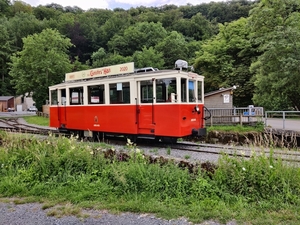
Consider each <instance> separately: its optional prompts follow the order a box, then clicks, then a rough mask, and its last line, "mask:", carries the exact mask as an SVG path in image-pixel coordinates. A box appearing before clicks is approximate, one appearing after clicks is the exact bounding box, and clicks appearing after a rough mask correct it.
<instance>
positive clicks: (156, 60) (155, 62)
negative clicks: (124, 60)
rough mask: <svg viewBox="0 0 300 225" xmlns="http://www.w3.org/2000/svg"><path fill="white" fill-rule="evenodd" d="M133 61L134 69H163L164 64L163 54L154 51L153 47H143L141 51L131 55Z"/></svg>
mask: <svg viewBox="0 0 300 225" xmlns="http://www.w3.org/2000/svg"><path fill="white" fill-rule="evenodd" d="M133 61H134V66H135V67H136V68H143V67H149V66H150V67H154V68H163V66H164V64H165V61H164V59H163V54H162V53H159V52H157V51H155V50H154V48H153V47H150V48H149V49H148V48H146V47H144V48H143V49H142V51H136V52H135V53H134V54H133Z"/></svg>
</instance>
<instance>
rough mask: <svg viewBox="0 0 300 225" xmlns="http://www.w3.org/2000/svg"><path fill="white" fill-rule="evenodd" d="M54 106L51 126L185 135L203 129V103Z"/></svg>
mask: <svg viewBox="0 0 300 225" xmlns="http://www.w3.org/2000/svg"><path fill="white" fill-rule="evenodd" d="M195 106H196V104H171V103H167V104H154V105H152V104H145V105H144V104H142V105H97V106H96V105H89V106H81V105H76V106H51V107H50V126H51V127H55V128H61V127H64V128H66V129H69V130H89V131H101V132H108V133H116V134H140V135H155V136H168V137H185V136H189V135H191V134H192V129H199V128H203V127H204V124H203V121H204V120H203V113H204V109H203V104H199V105H198V106H199V109H200V114H198V113H197V112H196V111H195V109H194V108H195Z"/></svg>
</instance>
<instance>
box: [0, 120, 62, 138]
mask: <svg viewBox="0 0 300 225" xmlns="http://www.w3.org/2000/svg"><path fill="white" fill-rule="evenodd" d="M0 130H2V131H7V132H13V133H27V134H39V135H49V133H52V134H55V135H58V134H59V133H58V131H57V130H55V129H51V128H47V127H45V128H43V127H39V126H35V125H29V124H24V123H20V122H19V118H15V117H14V118H8V119H0Z"/></svg>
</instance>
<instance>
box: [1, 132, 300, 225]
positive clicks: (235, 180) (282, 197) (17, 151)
mask: <svg viewBox="0 0 300 225" xmlns="http://www.w3.org/2000/svg"><path fill="white" fill-rule="evenodd" d="M103 151H104V149H103V147H101V146H96V147H92V146H91V145H89V144H86V143H79V142H77V141H76V139H75V138H71V139H67V138H64V137H62V138H58V139H57V138H52V137H49V138H48V139H47V140H38V139H33V138H32V139H23V138H20V137H19V138H16V137H14V136H13V137H12V136H10V135H8V134H6V133H0V196H2V197H12V196H22V197H28V196H30V197H35V198H36V199H51V201H56V202H65V201H67V202H71V203H72V204H78V205H84V206H85V207H94V208H97V207H98V208H109V209H112V210H120V211H133V212H152V213H157V214H158V215H159V216H163V217H165V218H176V217H180V216H186V217H188V218H189V219H190V220H191V221H194V222H201V221H203V220H206V219H216V220H219V221H221V222H226V221H228V220H230V219H233V218H235V219H236V220H238V221H250V222H251V221H256V220H257V217H258V216H260V218H261V219H262V221H270V220H271V221H272V223H276V222H278V221H280V218H282V216H283V214H285V215H286V214H289V215H290V218H289V220H290V221H291V223H290V224H293V223H294V222H295V223H294V224H297V223H296V221H297V222H298V219H299V216H297V215H299V214H300V210H299V208H300V207H299V206H300V201H299V196H300V187H299V184H300V171H299V168H297V167H292V166H288V165H286V164H284V163H283V162H282V161H280V160H275V159H274V158H273V157H272V156H270V157H266V156H265V155H254V156H253V157H252V158H251V159H250V160H246V159H243V158H242V159H241V158H237V157H228V156H224V157H222V158H221V159H220V161H219V163H218V167H217V169H216V170H215V172H214V173H213V174H207V173H206V172H205V171H201V170H200V171H199V172H198V173H192V174H191V173H189V171H188V170H185V169H181V168H178V167H177V166H176V165H175V164H174V163H172V162H169V163H166V162H165V163H150V162H149V161H148V160H147V158H144V156H143V154H142V153H141V152H140V151H139V150H138V149H137V148H136V146H131V147H129V148H128V147H127V148H124V151H127V154H128V155H129V156H131V157H130V158H129V159H127V158H126V160H123V159H122V160H121V159H120V157H117V156H115V155H112V156H111V157H108V158H107V157H105V154H103ZM111 151H112V152H113V151H114V150H113V149H111ZM106 156H107V155H106ZM281 210H282V211H281ZM262 211H263V212H266V213H268V214H269V215H270V216H266V214H261V212H262ZM271 214H272V215H271Z"/></svg>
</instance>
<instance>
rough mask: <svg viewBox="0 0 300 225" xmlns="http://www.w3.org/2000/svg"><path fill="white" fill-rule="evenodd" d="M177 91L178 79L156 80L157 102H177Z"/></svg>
mask: <svg viewBox="0 0 300 225" xmlns="http://www.w3.org/2000/svg"><path fill="white" fill-rule="evenodd" d="M176 90H177V85H176V78H166V79H158V80H156V102H157V103H160V102H175V101H176V96H177V93H176ZM172 93H173V95H172ZM172 96H174V97H172ZM172 98H173V99H172Z"/></svg>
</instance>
